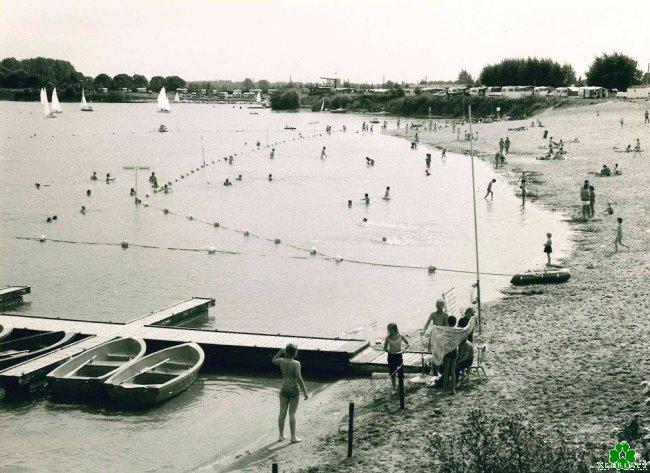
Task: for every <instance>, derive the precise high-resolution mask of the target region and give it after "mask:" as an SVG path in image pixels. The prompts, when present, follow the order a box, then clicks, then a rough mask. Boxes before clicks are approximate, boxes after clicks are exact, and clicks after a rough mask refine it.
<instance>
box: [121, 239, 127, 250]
mask: <svg viewBox="0 0 650 473" xmlns="http://www.w3.org/2000/svg"><path fill="white" fill-rule="evenodd" d="M120 246H121V247H122V248H124V249H127V248H128V247H129V242H128V241H126V240H122V243H120Z"/></svg>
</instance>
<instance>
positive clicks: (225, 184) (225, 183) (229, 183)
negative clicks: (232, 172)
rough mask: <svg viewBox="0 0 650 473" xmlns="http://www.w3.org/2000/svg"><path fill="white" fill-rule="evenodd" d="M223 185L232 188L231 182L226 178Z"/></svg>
mask: <svg viewBox="0 0 650 473" xmlns="http://www.w3.org/2000/svg"><path fill="white" fill-rule="evenodd" d="M223 185H224V186H232V182H230V181H229V180H228V178H226V180H225V181H224V182H223Z"/></svg>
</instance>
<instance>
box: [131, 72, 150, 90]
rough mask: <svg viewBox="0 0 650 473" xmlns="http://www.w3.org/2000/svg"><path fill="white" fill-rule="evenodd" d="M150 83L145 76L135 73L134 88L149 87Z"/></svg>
mask: <svg viewBox="0 0 650 473" xmlns="http://www.w3.org/2000/svg"><path fill="white" fill-rule="evenodd" d="M148 84H149V81H148V80H147V78H146V77H145V76H141V75H140V74H133V88H134V89H137V88H139V87H147V85H148Z"/></svg>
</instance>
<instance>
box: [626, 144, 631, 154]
mask: <svg viewBox="0 0 650 473" xmlns="http://www.w3.org/2000/svg"><path fill="white" fill-rule="evenodd" d="M625 152H626V153H631V152H632V145H627V146H626V147H625Z"/></svg>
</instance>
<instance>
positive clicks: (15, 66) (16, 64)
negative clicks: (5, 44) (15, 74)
mask: <svg viewBox="0 0 650 473" xmlns="http://www.w3.org/2000/svg"><path fill="white" fill-rule="evenodd" d="M0 64H2V66H4V67H6V68H7V69H8V70H10V71H17V70H19V69H22V68H23V65H22V64H21V63H20V61H19V60H18V59H16V58H14V57H8V58H6V59H3V60H2V62H1V63H0Z"/></svg>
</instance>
